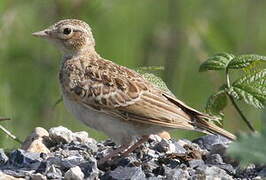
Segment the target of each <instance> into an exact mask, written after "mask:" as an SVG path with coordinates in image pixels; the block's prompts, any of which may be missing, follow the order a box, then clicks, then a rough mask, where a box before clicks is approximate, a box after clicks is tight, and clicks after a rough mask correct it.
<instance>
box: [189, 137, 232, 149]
mask: <svg viewBox="0 0 266 180" xmlns="http://www.w3.org/2000/svg"><path fill="white" fill-rule="evenodd" d="M192 142H193V143H196V144H198V145H199V146H200V148H202V149H207V150H211V149H212V146H213V145H214V144H223V145H228V144H229V143H230V142H231V141H230V140H229V139H227V138H225V137H223V136H220V135H207V136H202V137H200V138H198V139H195V140H194V141H192Z"/></svg>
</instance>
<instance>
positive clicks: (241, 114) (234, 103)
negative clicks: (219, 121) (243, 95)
mask: <svg viewBox="0 0 266 180" xmlns="http://www.w3.org/2000/svg"><path fill="white" fill-rule="evenodd" d="M227 95H228V97H229V99H230V100H231V102H232V104H233V106H234V107H235V109H236V110H237V112H238V113H239V115H240V116H241V118H242V119H243V120H244V122H245V123H246V124H247V126H248V127H249V129H250V130H251V131H252V132H256V130H255V129H254V127H253V126H252V124H251V122H249V120H248V119H247V118H246V117H245V116H244V114H243V113H242V111H241V110H240V108H239V107H238V106H237V104H236V102H235V100H234V98H233V97H232V96H231V95H230V94H228V93H227Z"/></svg>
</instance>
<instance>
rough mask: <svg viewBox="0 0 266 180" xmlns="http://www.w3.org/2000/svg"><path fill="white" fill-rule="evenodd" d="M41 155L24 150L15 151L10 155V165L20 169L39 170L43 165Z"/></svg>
mask: <svg viewBox="0 0 266 180" xmlns="http://www.w3.org/2000/svg"><path fill="white" fill-rule="evenodd" d="M41 161H42V158H41V157H40V153H35V152H28V151H24V150H22V149H17V150H14V151H12V152H11V153H10V158H9V161H8V162H9V163H10V164H11V165H14V166H18V167H28V168H31V169H37V168H38V167H39V165H40V164H41Z"/></svg>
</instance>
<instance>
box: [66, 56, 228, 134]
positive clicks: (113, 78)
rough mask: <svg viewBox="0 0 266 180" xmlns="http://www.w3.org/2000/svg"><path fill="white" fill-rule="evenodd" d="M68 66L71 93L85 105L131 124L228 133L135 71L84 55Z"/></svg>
mask: <svg viewBox="0 0 266 180" xmlns="http://www.w3.org/2000/svg"><path fill="white" fill-rule="evenodd" d="M65 66H66V67H65V69H68V73H69V84H68V85H67V87H70V89H69V93H72V94H73V96H74V97H73V98H75V99H78V102H80V103H81V104H82V105H84V106H87V107H90V108H91V107H93V108H95V109H96V110H99V111H103V112H105V113H108V114H110V115H114V116H118V117H121V119H124V120H125V121H132V123H134V122H138V123H145V124H153V125H158V126H163V127H170V128H180V129H187V130H199V131H203V132H211V133H213V132H214V133H218V134H222V135H224V136H226V133H222V132H221V133H220V132H219V131H221V130H220V129H221V128H219V127H217V126H215V125H213V124H211V123H209V122H207V121H205V120H204V117H207V116H208V115H205V114H203V113H201V112H198V111H196V110H195V109H193V108H191V107H189V106H187V105H185V104H184V103H183V102H181V101H179V100H177V99H176V98H175V97H173V96H172V95H168V94H166V93H164V92H163V91H161V90H160V89H158V88H156V87H155V86H153V85H152V84H151V83H150V82H148V81H147V80H145V79H144V78H143V77H142V76H141V75H140V74H138V73H136V72H135V71H133V70H130V69H127V68H125V67H122V66H119V65H117V64H114V63H112V62H111V61H107V60H103V59H94V60H93V61H92V60H87V59H84V58H81V59H79V60H78V61H77V60H72V62H71V61H70V62H68V63H66V64H65ZM68 66H70V67H68ZM209 124H210V125H209ZM214 127H215V128H216V127H217V128H218V129H215V128H214ZM211 129H213V130H211ZM216 131H218V132H216Z"/></svg>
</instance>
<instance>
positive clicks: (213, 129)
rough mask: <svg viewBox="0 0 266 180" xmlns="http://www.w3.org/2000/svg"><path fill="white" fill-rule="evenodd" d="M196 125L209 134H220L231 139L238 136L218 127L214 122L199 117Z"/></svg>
mask: <svg viewBox="0 0 266 180" xmlns="http://www.w3.org/2000/svg"><path fill="white" fill-rule="evenodd" d="M195 126H196V127H199V128H200V129H202V130H204V132H206V133H208V134H209V133H210V134H219V135H221V136H224V137H226V138H228V139H230V140H236V136H235V135H234V134H232V133H230V132H228V131H226V130H224V129H223V128H220V127H218V126H217V125H215V124H214V123H212V122H209V121H206V120H205V119H202V118H198V119H197V120H196V122H195Z"/></svg>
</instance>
